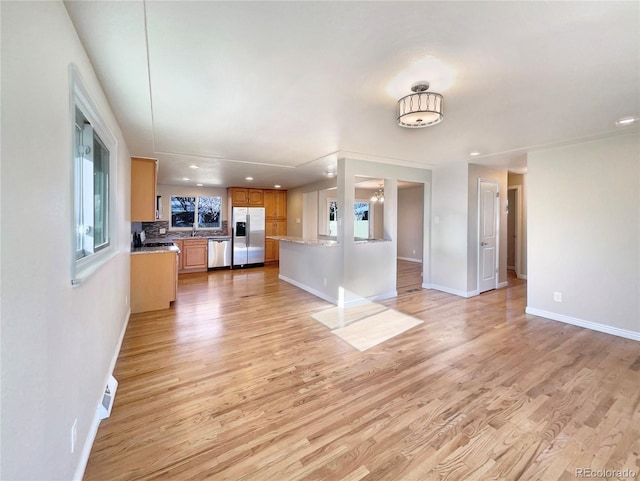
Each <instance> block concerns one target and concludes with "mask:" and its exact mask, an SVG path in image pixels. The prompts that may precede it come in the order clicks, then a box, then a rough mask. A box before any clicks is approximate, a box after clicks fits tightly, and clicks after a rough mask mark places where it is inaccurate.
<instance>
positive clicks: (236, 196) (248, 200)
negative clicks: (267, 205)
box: [228, 187, 264, 207]
mask: <svg viewBox="0 0 640 481" xmlns="http://www.w3.org/2000/svg"><path fill="white" fill-rule="evenodd" d="M228 197H229V204H230V205H231V206H233V207H262V206H263V205H264V193H263V190H262V189H246V188H244V187H229V190H228Z"/></svg>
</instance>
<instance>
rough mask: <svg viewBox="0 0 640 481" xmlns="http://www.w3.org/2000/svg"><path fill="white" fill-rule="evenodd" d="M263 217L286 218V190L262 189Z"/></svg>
mask: <svg viewBox="0 0 640 481" xmlns="http://www.w3.org/2000/svg"><path fill="white" fill-rule="evenodd" d="M264 217H265V219H285V220H286V218H287V191H286V190H265V191H264Z"/></svg>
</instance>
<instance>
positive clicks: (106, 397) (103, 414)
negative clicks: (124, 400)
mask: <svg viewBox="0 0 640 481" xmlns="http://www.w3.org/2000/svg"><path fill="white" fill-rule="evenodd" d="M117 389H118V381H116V378H115V377H113V376H110V377H109V380H108V381H107V386H106V387H105V388H104V394H103V395H102V401H101V402H100V404H98V418H99V419H100V420H101V421H102V420H103V419H105V418H108V417H109V416H110V415H111V408H113V399H114V398H115V397H116V390H117Z"/></svg>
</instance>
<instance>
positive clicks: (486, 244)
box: [480, 242, 489, 246]
mask: <svg viewBox="0 0 640 481" xmlns="http://www.w3.org/2000/svg"><path fill="white" fill-rule="evenodd" d="M480 245H481V246H488V245H489V243H488V242H480Z"/></svg>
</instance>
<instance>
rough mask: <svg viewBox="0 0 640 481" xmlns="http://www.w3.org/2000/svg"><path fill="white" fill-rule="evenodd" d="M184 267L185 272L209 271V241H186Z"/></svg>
mask: <svg viewBox="0 0 640 481" xmlns="http://www.w3.org/2000/svg"><path fill="white" fill-rule="evenodd" d="M183 242H184V256H183V267H184V269H185V270H196V269H207V241H206V240H199V239H198V240H184V241H183Z"/></svg>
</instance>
